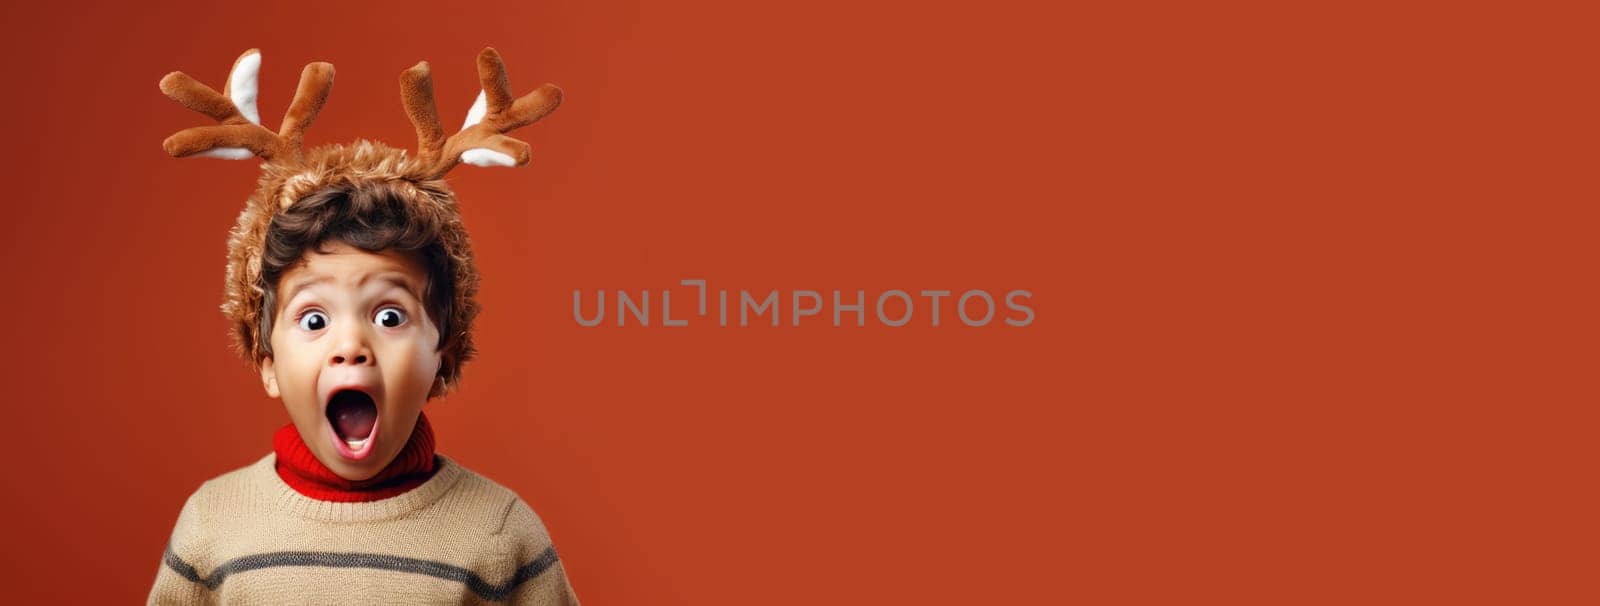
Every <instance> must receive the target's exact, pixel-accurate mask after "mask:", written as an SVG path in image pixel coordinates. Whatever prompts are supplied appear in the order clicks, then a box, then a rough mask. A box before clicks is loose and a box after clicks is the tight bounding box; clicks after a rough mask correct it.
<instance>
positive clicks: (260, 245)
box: [149, 49, 578, 605]
mask: <svg viewBox="0 0 1600 606" xmlns="http://www.w3.org/2000/svg"><path fill="white" fill-rule="evenodd" d="M260 64H261V56H260V54H259V53H258V52H256V51H255V50H254V49H252V50H250V51H246V52H245V53H244V55H242V56H240V58H239V59H238V61H236V62H235V63H234V68H233V70H232V72H231V73H230V74H229V77H228V83H227V86H226V87H225V88H224V89H223V92H222V93H217V92H216V91H215V90H213V89H211V88H209V87H207V86H205V85H203V84H200V83H199V82H197V81H195V80H193V79H191V78H189V77H188V76H186V75H184V74H183V73H181V72H173V73H172V74H169V75H167V77H166V78H164V79H162V81H161V90H162V91H163V92H165V93H166V94H167V95H168V96H169V97H172V98H173V99H174V100H176V101H178V102H179V103H182V104H183V105H185V106H186V107H189V108H190V109H193V110H196V111H199V112H201V113H205V114H207V115H209V116H211V117H212V118H215V119H216V120H217V121H219V122H221V124H220V125H218V126H203V127H196V128H190V129H187V130H184V131H182V132H179V133H178V134H176V135H173V136H172V137H170V138H168V139H167V141H166V142H165V143H164V145H165V147H166V150H167V151H168V152H169V153H171V154H172V155H174V156H178V157H183V156H192V155H203V156H212V157H223V158H234V159H244V158H248V157H250V156H252V155H254V156H259V157H261V158H263V159H264V160H266V162H264V163H263V165H262V170H263V175H262V178H261V180H260V183H259V188H258V189H257V190H256V192H255V194H254V195H253V196H252V197H251V199H250V201H249V203H248V204H247V206H246V208H245V210H244V212H243V213H242V214H241V215H240V217H239V223H238V225H237V226H236V227H235V228H234V230H233V233H232V235H231V237H230V239H229V242H228V247H229V258H228V282H227V289H226V292H227V299H226V302H225V303H224V305H223V311H224V313H225V314H226V315H227V316H228V318H229V319H230V320H231V321H232V323H233V337H234V340H235V344H236V345H237V347H238V349H239V350H240V352H241V354H242V355H244V356H245V357H246V359H248V360H250V361H251V362H252V363H254V364H255V365H256V366H257V367H258V368H259V369H260V372H261V381H262V385H263V387H264V388H265V389H266V392H267V395H269V396H271V397H273V398H278V399H281V400H282V401H283V404H284V407H285V408H286V409H287V410H288V412H289V418H290V419H291V421H292V422H291V423H289V424H288V425H286V426H284V427H283V428H282V429H280V430H278V432H277V434H276V435H275V436H274V438H273V453H271V454H268V455H267V456H265V457H263V458H262V459H260V460H259V461H257V462H256V463H254V464H252V465H250V466H248V467H244V468H242V469H238V470H235V471H232V472H229V473H227V474H224V475H222V476H220V477H218V478H215V479H212V480H210V481H208V482H206V483H205V484H204V485H202V486H201V487H200V489H199V490H198V491H196V492H195V493H194V494H193V495H192V496H190V497H189V500H188V502H186V503H185V504H184V506H183V510H182V511H181V512H180V513H179V515H178V522H177V526H176V528H174V530H173V532H172V538H171V540H170V542H169V543H168V546H167V550H166V553H165V555H164V557H163V560H162V563H161V566H160V568H159V569H158V572H157V575H156V582H155V586H154V588H153V589H152V590H151V592H150V597H149V603H151V604H210V603H228V604H235V603H238V604H284V603H314V604H325V603H342V604H353V603H360V604H402V603H404V604H442V603H513V604H561V605H565V604H577V603H578V600H577V597H576V596H575V595H574V594H573V591H572V587H571V585H570V584H569V583H568V581H567V576H566V570H565V568H564V567H563V565H562V562H561V560H560V558H559V557H558V556H557V554H556V550H555V548H554V546H552V544H551V541H550V536H549V533H548V532H547V531H546V530H545V527H544V525H543V523H542V522H541V521H540V519H539V516H538V515H536V514H535V513H534V511H533V509H532V508H530V507H529V506H528V504H527V503H525V502H523V501H522V499H520V498H518V496H517V495H516V493H514V492H512V491H511V490H509V489H507V488H505V487H502V486H500V485H498V484H496V483H494V482H492V481H490V480H488V479H486V478H484V477H483V476H480V475H478V474H475V473H473V472H472V471H470V470H467V469H465V468H463V467H461V466H460V465H459V464H457V463H456V462H455V461H453V460H451V459H449V458H446V457H445V456H443V455H438V454H436V453H434V451H433V444H434V442H433V431H432V429H431V428H430V426H429V425H428V419H427V417H426V416H424V415H423V414H422V407H423V404H424V403H426V402H427V401H428V400H429V399H430V398H432V397H434V396H437V395H441V394H443V393H444V392H445V391H446V390H448V389H450V388H452V387H453V386H454V385H455V384H456V383H457V381H458V380H459V378H460V374H461V365H462V363H464V362H465V361H467V360H468V359H470V358H471V357H472V355H473V346H472V333H471V325H472V321H473V319H474V317H475V316H476V315H477V313H478V306H477V303H476V301H475V300H474V296H475V294H476V292H477V283H478V276H477V270H476V268H475V267H474V264H473V258H472V250H471V248H470V246H469V244H468V240H467V234H466V232H465V231H464V229H463V227H462V223H461V216H460V214H459V212H458V211H457V208H456V200H455V198H454V195H453V194H452V193H451V192H450V190H449V188H448V187H446V186H445V184H444V182H443V180H442V177H443V176H444V174H445V173H446V172H447V171H449V170H450V169H451V168H453V167H454V166H455V165H456V164H458V163H460V162H466V163H469V164H476V165H480V166H520V165H522V164H526V163H527V162H528V146H527V144H526V143H523V142H521V141H517V140H515V139H511V138H509V137H507V136H505V133H507V132H509V131H511V130H512V129H515V128H518V127H521V126H525V125H527V124H530V123H532V122H534V121H536V120H538V119H539V118H542V117H543V116H544V115H546V114H548V113H550V112H551V111H553V110H554V109H555V108H556V106H557V105H558V104H559V103H560V99H561V94H560V90H559V89H557V88H555V87H554V86H551V85H548V84H547V85H545V86H543V87H540V88H539V89H538V90H536V91H534V92H533V93H530V94H528V95H526V96H524V97H522V98H520V99H513V98H512V97H511V94H510V86H509V84H508V82H507V79H506V74H505V67H504V65H503V64H502V63H501V61H500V56H499V55H498V54H497V53H495V51H494V50H493V49H485V50H484V51H483V52H482V53H480V54H479V56H478V72H479V80H480V82H481V83H482V85H483V92H482V93H481V94H480V95H479V97H478V100H477V103H476V104H475V105H474V106H473V108H472V110H471V111H470V112H469V113H468V117H467V123H466V125H465V126H464V127H463V128H462V130H461V131H460V132H459V133H457V134H455V135H452V136H450V137H448V138H446V137H444V136H443V132H442V130H441V128H440V126H439V120H438V115H437V113H436V111H435V109H434V102H433V90H432V89H433V85H432V82H431V79H430V77H429V71H428V65H427V63H419V64H417V65H416V66H415V67H412V68H411V69H409V70H406V71H405V72H404V73H402V74H401V77H400V82H401V92H402V98H403V100H404V104H405V108H406V111H407V113H408V114H409V115H410V117H411V120H412V122H413V124H414V125H415V126H416V129H417V139H418V150H417V153H416V154H415V155H410V154H407V153H406V152H404V151H401V150H397V149H393V148H389V147H387V146H384V145H383V144H380V143H373V142H368V141H357V142H356V143H354V144H352V145H349V146H341V145H334V146H328V147H322V148H318V149H315V150H311V151H310V152H305V151H303V150H302V149H301V145H300V142H301V139H302V137H303V135H304V131H305V128H306V127H307V126H309V125H310V124H311V122H312V120H313V119H314V118H315V117H316V114H317V112H318V110H320V109H321V106H322V104H323V102H324V101H325V100H326V98H327V95H328V91H329V89H330V88H331V86H332V83H333V66H331V65H328V64H326V63H313V64H311V65H308V66H306V69H305V71H304V73H303V74H302V76H301V81H300V86H299V90H298V91H297V92H296V94H295V98H294V102H293V103H292V104H291V105H290V108H289V110H288V113H287V114H286V115H285V117H284V120H283V125H282V128H281V129H280V130H279V132H277V133H274V132H272V131H269V130H267V129H266V128H263V127H262V126H261V125H260V118H259V116H258V114H257V111H256V107H255V97H256V88H257V87H256V75H257V73H258V71H259V69H260Z"/></svg>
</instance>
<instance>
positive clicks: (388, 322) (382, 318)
mask: <svg viewBox="0 0 1600 606" xmlns="http://www.w3.org/2000/svg"><path fill="white" fill-rule="evenodd" d="M372 322H373V323H374V324H377V325H378V326H382V327H384V328H394V327H396V326H399V325H401V324H405V323H406V312H404V311H402V310H401V309H400V308H398V307H385V308H383V309H380V310H378V315H376V316H373V317H372Z"/></svg>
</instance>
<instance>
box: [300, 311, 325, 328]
mask: <svg viewBox="0 0 1600 606" xmlns="http://www.w3.org/2000/svg"><path fill="white" fill-rule="evenodd" d="M327 327H328V316H325V315H323V314H322V312H320V311H313V312H307V313H306V315H303V316H300V328H303V329H305V330H310V331H318V330H322V329H324V328H327Z"/></svg>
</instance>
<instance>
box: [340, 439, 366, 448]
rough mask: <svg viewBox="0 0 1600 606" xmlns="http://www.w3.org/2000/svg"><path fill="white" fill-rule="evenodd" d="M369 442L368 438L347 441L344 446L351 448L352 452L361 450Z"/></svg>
mask: <svg viewBox="0 0 1600 606" xmlns="http://www.w3.org/2000/svg"><path fill="white" fill-rule="evenodd" d="M367 440H368V438H361V439H359V440H345V441H344V445H345V446H349V447H350V450H361V447H362V446H366V445H367Z"/></svg>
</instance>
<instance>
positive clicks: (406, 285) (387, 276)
mask: <svg viewBox="0 0 1600 606" xmlns="http://www.w3.org/2000/svg"><path fill="white" fill-rule="evenodd" d="M370 278H377V279H379V280H382V281H384V282H388V283H390V284H393V285H395V286H398V287H400V289H401V290H404V291H406V292H407V293H410V294H411V296H412V297H416V298H418V299H420V298H422V295H421V294H419V293H418V292H417V290H416V289H415V288H414V287H413V285H412V284H411V280H408V279H407V278H406V276H405V274H402V273H400V272H397V271H389V272H383V273H381V274H375V275H371V276H367V277H366V278H363V279H362V280H361V282H362V283H365V282H366V281H367V279H370Z"/></svg>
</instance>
